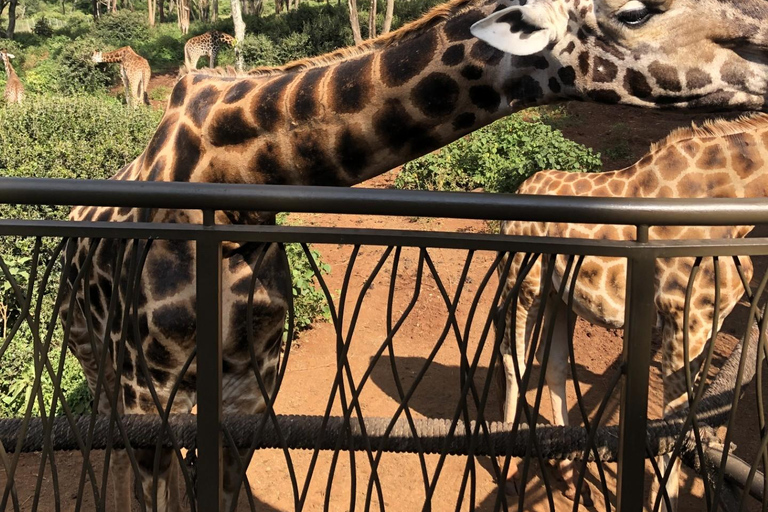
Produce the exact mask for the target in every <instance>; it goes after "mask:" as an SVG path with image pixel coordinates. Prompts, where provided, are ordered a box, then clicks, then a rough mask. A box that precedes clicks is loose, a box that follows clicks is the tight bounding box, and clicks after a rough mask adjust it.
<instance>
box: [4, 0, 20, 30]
mask: <svg viewBox="0 0 768 512" xmlns="http://www.w3.org/2000/svg"><path fill="white" fill-rule="evenodd" d="M18 3H19V0H11V4H10V6H9V7H8V31H7V32H6V33H5V35H6V37H7V38H8V39H13V33H14V32H15V31H16V5H17V4H18Z"/></svg>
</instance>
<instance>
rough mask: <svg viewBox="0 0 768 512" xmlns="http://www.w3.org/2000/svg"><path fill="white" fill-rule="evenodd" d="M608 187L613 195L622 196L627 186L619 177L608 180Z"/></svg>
mask: <svg viewBox="0 0 768 512" xmlns="http://www.w3.org/2000/svg"><path fill="white" fill-rule="evenodd" d="M608 188H609V189H610V191H611V193H612V194H613V195H615V196H623V195H624V190H626V188H627V183H626V182H625V181H623V180H620V179H614V180H611V181H609V182H608Z"/></svg>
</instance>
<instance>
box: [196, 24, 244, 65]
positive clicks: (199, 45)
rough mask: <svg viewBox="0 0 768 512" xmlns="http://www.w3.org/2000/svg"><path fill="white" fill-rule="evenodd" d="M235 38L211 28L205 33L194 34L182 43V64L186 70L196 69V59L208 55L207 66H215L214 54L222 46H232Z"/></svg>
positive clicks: (216, 53) (215, 54) (235, 40)
mask: <svg viewBox="0 0 768 512" xmlns="http://www.w3.org/2000/svg"><path fill="white" fill-rule="evenodd" d="M236 43H237V39H235V38H234V37H232V36H231V35H229V34H225V33H224V32H218V31H216V30H211V31H210V32H206V33H205V34H201V35H199V36H195V37H192V38H190V39H189V41H187V43H186V44H185V45H184V65H185V66H186V67H187V71H192V70H194V69H197V61H198V60H199V59H200V57H203V56H207V57H208V67H211V68H215V67H216V56H217V55H218V53H219V49H220V48H221V47H222V46H231V47H233V48H234V46H235V44H236Z"/></svg>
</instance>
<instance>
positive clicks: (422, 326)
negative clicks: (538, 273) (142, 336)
mask: <svg viewBox="0 0 768 512" xmlns="http://www.w3.org/2000/svg"><path fill="white" fill-rule="evenodd" d="M567 113H568V115H567V117H566V118H565V119H564V120H563V121H562V122H560V123H559V127H560V128H561V129H562V130H563V131H564V132H565V134H566V136H568V137H569V138H572V139H574V140H576V141H578V142H581V143H583V144H586V145H588V146H590V147H593V148H595V149H596V150H598V151H602V152H603V153H604V155H605V154H606V153H607V155H606V158H605V159H604V161H605V162H606V165H605V168H606V169H612V168H617V167H621V166H624V165H627V164H629V163H631V162H633V161H635V160H636V159H637V158H638V157H639V156H640V155H642V154H643V153H644V152H645V151H646V150H647V148H648V145H649V143H650V142H652V141H654V140H656V139H659V138H661V137H663V136H665V135H666V134H667V133H668V132H669V131H670V130H672V129H673V128H675V127H678V126H682V125H686V124H689V123H690V121H691V120H692V119H694V120H697V121H701V120H703V119H705V117H704V116H700V115H694V116H691V115H689V114H681V113H673V112H648V111H642V110H636V109H631V108H617V107H610V108H609V107H601V106H597V105H591V104H570V105H568V106H567ZM618 120H620V122H618ZM393 179H394V172H390V173H387V174H385V175H383V176H381V177H379V178H377V179H374V180H371V181H370V182H368V183H366V184H364V186H366V187H376V188H385V187H390V186H391V185H392V181H393ZM290 223H292V224H301V225H307V226H314V225H317V226H336V227H360V228H373V229H396V230H398V229H402V230H414V229H417V230H425V231H448V232H487V231H488V229H489V227H488V225H487V224H486V223H484V222H481V221H462V220H441V219H429V220H423V219H411V218H390V217H351V216H340V215H324V216H320V215H309V214H306V215H291V216H290ZM315 248H316V249H317V250H318V251H319V252H320V253H321V254H322V258H323V260H324V261H325V262H326V263H328V264H330V266H331V268H332V270H331V273H330V274H329V275H328V276H326V277H327V282H328V287H329V289H330V290H331V292H332V293H333V294H334V299H335V300H336V301H337V302H338V300H339V297H338V291H339V290H340V289H341V288H342V282H343V279H344V271H345V270H346V268H347V265H348V263H349V261H350V254H351V251H352V248H351V247H349V246H342V245H332V246H317V247H315ZM383 251H384V249H382V248H378V247H363V248H362V249H361V250H360V252H359V254H358V255H357V260H356V262H355V266H354V270H353V272H352V275H351V282H350V285H349V295H348V296H347V300H346V308H347V311H346V319H347V320H345V322H344V323H345V326H348V325H349V317H350V316H351V315H352V313H353V310H354V305H355V302H356V301H357V300H358V294H359V293H360V289H361V286H362V283H363V282H364V280H365V279H366V278H367V276H369V275H370V272H371V270H372V269H373V268H374V266H375V265H376V264H377V262H378V260H379V258H380V257H381V255H382V254H383ZM429 255H430V257H431V258H432V260H433V261H434V265H435V267H436V268H437V269H438V275H439V276H440V279H441V280H442V283H443V284H444V286H445V288H446V289H447V291H448V294H449V295H451V296H452V293H453V292H454V291H455V290H456V287H457V285H458V284H459V283H458V281H459V278H460V276H461V272H462V268H463V266H464V264H465V260H466V252H463V251H450V250H430V251H429ZM493 258H494V255H493V254H491V253H477V254H476V255H475V256H474V258H473V260H472V264H471V266H470V270H469V272H468V278H467V279H466V282H465V283H464V293H463V294H462V301H461V302H460V305H459V308H458V311H457V319H458V322H459V325H460V326H462V328H463V327H464V325H465V322H466V319H467V313H468V310H469V305H470V302H471V298H472V296H473V295H474V294H475V293H476V292H477V290H478V289H479V287H480V285H481V283H482V280H483V276H484V274H485V272H486V271H487V270H488V268H489V266H490V265H491V263H492V261H493ZM418 260H419V254H418V251H417V250H415V249H404V250H403V251H402V254H401V258H400V266H399V271H398V273H397V286H396V292H395V307H394V315H395V317H397V315H399V314H400V313H401V312H402V311H403V309H404V308H405V305H406V304H407V302H408V300H409V299H410V297H411V295H412V294H413V292H414V288H415V284H416V273H417V267H418ZM391 268H392V256H390V257H389V259H388V260H387V263H386V264H385V265H384V266H383V268H382V270H381V272H380V274H379V276H378V277H377V278H376V279H375V280H374V281H373V283H374V285H373V286H372V287H371V289H370V290H369V291H368V293H367V294H366V295H365V298H364V301H363V306H362V309H361V311H360V316H359V318H357V321H356V329H355V332H354V341H353V343H352V345H351V349H350V352H349V356H348V360H349V363H350V367H351V372H352V374H353V376H354V379H355V383H356V385H357V384H359V382H360V379H361V377H362V375H363V373H364V372H365V370H366V369H367V368H368V366H369V364H370V362H371V358H372V356H373V355H374V354H375V352H376V350H377V349H378V348H379V347H380V346H381V344H382V342H383V340H384V339H385V337H386V321H385V319H386V304H387V295H388V293H389V283H390V278H391ZM758 268H759V270H758V272H757V273H756V275H757V276H758V277H761V276H762V275H763V271H764V270H765V267H764V265H758ZM495 286H496V276H495V274H494V275H493V276H492V277H491V280H490V282H489V285H488V289H487V290H486V291H485V292H484V293H483V294H482V300H481V301H480V303H479V308H478V311H477V314H476V320H475V321H474V322H473V327H472V329H470V335H469V337H468V340H469V341H468V346H469V349H468V350H469V353H470V354H474V353H475V351H476V350H478V347H479V345H480V343H482V342H483V340H482V335H481V334H482V333H481V331H482V323H483V322H482V320H484V319H485V318H486V317H487V314H488V304H489V302H490V297H491V293H492V291H493V290H494V289H495ZM742 309H743V308H742ZM447 316H448V315H447V309H446V306H445V302H444V301H443V298H442V295H441V293H440V290H439V287H438V286H437V284H436V282H435V279H434V278H433V276H432V274H431V272H429V270H428V269H425V271H424V279H423V282H422V283H421V287H420V296H419V300H418V301H417V303H416V305H415V307H414V309H413V311H412V312H411V314H410V316H409V317H408V319H407V321H406V322H405V323H404V324H403V326H402V328H401V330H400V331H399V332H398V334H397V336H396V337H395V339H394V347H395V357H394V360H395V364H396V367H397V371H398V373H399V378H400V381H401V383H402V385H403V387H404V388H406V389H407V388H408V387H409V385H410V384H411V383H412V382H413V379H414V378H415V376H416V374H417V373H418V371H419V370H420V369H421V368H422V366H423V365H424V362H425V358H426V357H427V355H428V354H429V352H430V350H432V349H433V348H434V347H435V345H436V343H437V340H438V339H439V338H440V335H441V333H442V331H443V330H444V326H445V324H446V319H447ZM742 316H743V315H742ZM734 317H735V315H734ZM741 324H742V321H741V320H739V319H737V318H734V320H733V321H731V322H730V323H729V325H727V326H726V327H725V328H724V334H723V335H722V336H721V338H720V339H719V340H718V356H719V357H718V359H717V361H716V363H718V362H720V361H722V357H723V356H724V355H727V353H728V350H729V347H731V346H732V344H733V342H734V339H733V337H732V336H729V333H732V332H741V330H742V329H743V328H741V327H740V325H741ZM345 329H346V328H345ZM345 332H346V330H345ZM488 343H489V341H487V340H486V341H485V345H486V346H485V348H484V350H482V352H481V357H480V365H479V368H478V372H477V374H476V375H475V380H476V382H477V385H478V387H482V385H483V384H484V383H485V381H486V379H487V378H488V373H489V372H488V361H489V358H490V350H489V349H488V347H487V344H488ZM335 344H336V334H335V331H334V327H333V325H331V324H330V323H319V324H317V325H315V326H314V327H313V328H312V329H311V330H308V331H306V332H304V333H302V334H301V336H300V338H299V339H298V341H297V342H296V343H295V344H294V346H293V348H292V353H291V356H290V359H289V362H288V369H287V373H286V377H285V381H284V382H283V385H282V388H281V391H280V395H279V398H278V401H277V404H276V408H277V412H278V413H280V414H310V415H319V414H323V413H324V411H325V408H326V405H327V399H328V398H327V397H328V393H329V391H330V389H331V385H332V382H333V378H334V375H335V369H336V351H335ZM574 344H575V353H576V359H577V368H578V374H579V380H580V382H581V386H582V392H583V393H584V395H585V400H586V402H587V404H588V405H589V406H590V407H591V409H590V410H592V411H593V412H594V410H595V409H596V407H597V404H598V403H599V401H600V400H601V399H602V397H603V396H604V394H605V389H606V386H607V384H608V381H609V379H610V377H611V376H612V375H613V374H615V372H617V371H618V365H619V363H618V361H619V357H620V353H621V349H622V332H620V331H606V330H604V329H600V328H596V327H593V326H591V325H589V324H587V323H585V322H583V321H579V323H578V324H577V329H576V335H575V340H574ZM656 346H658V341H657V343H656ZM459 361H460V359H459V350H458V348H457V340H456V337H455V336H454V335H453V334H452V332H451V333H449V335H448V336H447V338H446V339H445V342H444V343H443V345H442V346H441V348H440V349H439V350H438V351H437V355H436V357H435V359H434V363H433V364H432V365H431V366H430V369H429V370H428V371H427V373H426V375H425V377H424V380H423V381H422V383H421V384H420V386H419V388H418V391H417V392H416V393H415V395H414V396H413V397H412V399H411V400H410V402H409V406H410V410H411V412H412V413H413V416H414V417H415V418H450V417H452V416H453V414H454V411H455V408H456V403H457V397H458V395H459V389H460V388H459ZM651 378H652V384H651V404H650V406H649V411H650V414H651V415H653V416H658V414H659V403H660V389H661V388H660V379H659V357H658V354H656V356H655V358H654V363H653V365H652V368H651ZM568 390H569V402H568V403H569V406H570V407H571V420H572V421H573V422H577V421H578V420H579V414H578V411H577V410H576V408H575V397H574V391H573V386H572V384H570V383H569V388H568ZM494 391H495V390H494ZM534 398H535V394H534V393H533V392H530V393H529V400H530V401H531V402H532V401H533V400H534ZM360 403H361V407H362V411H363V414H364V415H365V416H368V417H391V416H392V414H393V413H394V412H395V410H396V409H397V407H398V405H399V399H398V393H397V387H396V385H395V381H394V377H393V375H392V368H391V363H390V360H389V358H388V353H385V355H384V357H382V359H381V360H379V361H378V363H377V364H376V366H375V369H374V370H373V372H372V374H371V377H370V379H369V380H368V381H367V382H366V384H365V385H364V387H363V391H362V393H361V397H360ZM608 404H609V405H608V408H607V411H606V418H607V420H606V422H607V423H608V424H615V423H616V422H617V419H618V395H617V394H614V396H612V397H611V399H610V400H609V402H608ZM470 409H471V410H474V408H472V407H470ZM340 411H341V409H340V406H339V402H338V398H337V399H336V403H335V405H334V407H333V414H339V413H340ZM541 411H542V414H543V415H544V416H545V421H547V420H546V418H550V417H551V414H550V409H549V403H548V397H547V396H546V395H545V396H544V399H543V402H542V407H541ZM741 411H742V414H741V416H740V417H739V423H738V425H739V428H738V432H737V433H736V439H735V441H736V443H737V444H738V445H739V451H740V452H744V453H754V452H755V447H756V444H757V443H758V442H759V435H758V432H757V429H756V424H757V421H756V413H755V398H754V389H750V390H749V391H748V392H747V395H746V397H745V399H744V401H743V403H742V407H741ZM486 417H487V418H488V419H491V420H498V419H499V417H500V415H499V412H498V397H497V395H496V394H495V392H494V393H492V394H491V403H489V404H488V410H487V411H486ZM96 455H98V454H96ZM96 455H94V458H98V457H97V456H96ZM58 459H59V461H60V462H59V463H58V464H59V478H60V481H61V482H62V484H61V486H62V488H63V489H67V492H65V493H63V495H62V497H61V498H62V505H63V506H62V510H65V511H68V510H73V507H74V504H75V496H74V494H75V493H76V488H77V484H76V482H77V478H78V477H79V466H80V464H79V460H80V458H79V456H75V455H68V454H62V455H60V456H59V457H58ZM291 459H292V463H293V465H294V467H295V469H296V473H297V475H298V485H299V490H301V489H302V488H303V485H304V482H305V479H306V473H307V467H308V465H309V463H310V459H311V452H307V451H300V450H294V451H292V452H291ZM438 459H439V457H438V456H436V455H430V456H427V457H426V465H427V469H428V472H429V473H430V475H431V474H432V472H433V471H434V468H435V466H436V465H437V463H438ZM22 460H23V465H22V468H20V469H19V473H18V474H17V477H16V480H17V484H18V491H19V495H20V498H21V501H23V502H24V503H25V504H24V505H23V506H22V508H23V509H24V510H29V507H31V502H32V500H31V499H29V492H30V491H29V490H30V489H32V488H33V486H34V475H35V474H36V471H37V464H38V463H39V462H38V457H37V456H36V455H26V456H24V457H22ZM331 462H332V458H331V455H330V454H329V453H322V454H321V455H320V456H319V458H318V461H317V467H316V468H315V470H314V476H313V478H312V480H311V484H310V485H309V491H308V495H307V503H306V507H305V510H309V511H315V510H323V506H324V500H325V499H326V498H327V496H326V485H327V475H328V471H329V467H330V465H331ZM465 465H466V458H463V457H447V459H446V461H445V465H444V467H443V468H442V471H441V474H440V478H439V483H438V485H437V487H436V491H435V493H434V496H433V500H432V510H436V511H444V510H457V509H459V508H457V505H456V501H457V496H458V495H459V492H460V488H461V482H462V476H463V474H464V470H465ZM97 466H98V464H97ZM351 468H353V469H354V471H352V469H351ZM476 469H477V472H476V477H477V478H476V483H475V488H476V495H475V502H474V504H475V509H477V510H493V509H494V504H495V500H496V499H497V496H496V493H497V488H496V485H495V483H494V481H493V478H492V476H491V472H490V461H489V460H488V459H487V458H483V457H479V458H477V460H476ZM605 469H606V476H607V481H608V488H609V491H610V492H609V499H610V500H611V502H612V506H615V499H616V465H615V464H607V465H606V466H605ZM353 473H354V475H355V476H356V490H355V495H354V497H353V496H351V495H350V476H351V475H352V474H353ZM369 474H370V465H369V464H368V461H367V459H366V455H365V453H363V452H358V453H356V454H355V463H354V464H351V463H350V458H349V455H348V454H344V455H343V456H342V457H340V458H339V461H338V465H337V466H336V471H335V475H336V476H335V479H334V485H333V488H332V492H331V495H330V497H329V510H333V511H336V510H349V509H350V501H351V499H352V498H354V500H355V508H356V509H365V507H364V505H365V501H366V496H367V484H368V477H369ZM539 474H540V471H539V469H538V467H537V466H534V467H533V468H532V477H531V480H530V483H529V487H528V491H527V496H526V507H525V509H526V510H547V509H548V503H547V498H546V493H545V491H544V487H543V485H542V481H541V478H540V476H539ZM1 475H2V473H0V483H2V476H1ZM378 475H379V478H380V480H381V483H382V488H383V498H384V504H383V505H385V506H386V508H387V509H388V510H395V511H411V510H421V509H422V506H423V503H424V496H425V490H424V483H423V481H422V477H421V469H420V465H419V460H418V457H417V456H415V455H409V454H385V455H384V456H383V458H382V462H381V464H380V466H379V469H378ZM648 475H650V465H649V466H648ZM550 476H551V475H550ZM248 478H249V482H250V485H251V488H252V489H253V494H254V496H256V498H257V500H256V504H257V509H258V510H270V511H271V510H275V511H276V510H293V490H292V487H291V484H290V481H289V478H288V471H287V465H286V459H285V456H284V454H283V453H282V452H280V451H278V450H263V451H260V452H257V453H256V455H255V457H254V460H253V462H252V464H251V466H250V468H249V471H248ZM588 480H589V482H590V484H591V485H592V489H593V495H594V497H595V503H596V505H595V508H596V509H599V510H603V509H605V507H604V505H603V504H602V499H603V498H602V496H601V495H600V494H598V493H597V492H595V491H597V489H598V488H599V482H598V479H597V471H596V470H595V467H594V465H592V467H591V471H590V476H589V478H588ZM640 484H641V482H638V485H640ZM558 485H559V484H558ZM645 485H646V488H648V487H649V486H650V478H646V483H645ZM25 490H26V493H25ZM73 491H74V492H73ZM702 496H703V487H702V485H701V484H700V483H698V482H696V481H694V479H692V478H691V477H690V475H689V474H688V473H686V476H685V477H684V479H683V482H682V489H681V506H680V510H681V511H689V510H690V511H693V510H700V509H701V508H703V501H702ZM85 501H86V506H85V508H84V510H90V509H91V508H92V501H93V500H92V498H90V497H87V498H86V500H85ZM555 502H556V507H557V509H558V510H570V509H571V508H572V503H571V502H570V501H568V500H566V499H565V498H564V497H563V496H562V495H561V494H560V493H559V492H556V493H555ZM42 503H44V504H45V506H44V507H42V508H41V510H53V508H52V506H51V505H52V503H53V501H52V496H51V492H50V490H49V489H48V490H46V493H45V494H44V495H43V496H42ZM379 507H380V503H379V499H378V497H377V496H376V493H375V492H374V493H373V499H372V507H371V509H374V510H378V509H379ZM469 507H470V504H469V498H468V492H467V493H465V499H464V502H463V504H462V506H461V507H460V509H461V510H467V509H468V508H469ZM512 508H515V507H514V506H513V507H512ZM134 509H135V510H137V508H136V507H134ZM582 509H583V507H582ZM238 510H248V505H247V500H245V498H244V496H243V497H241V502H240V505H239V507H238Z"/></svg>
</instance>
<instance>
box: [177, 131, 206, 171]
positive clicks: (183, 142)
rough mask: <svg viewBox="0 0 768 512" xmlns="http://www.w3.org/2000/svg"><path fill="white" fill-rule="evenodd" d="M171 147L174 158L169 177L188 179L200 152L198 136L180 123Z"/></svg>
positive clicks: (198, 159)
mask: <svg viewBox="0 0 768 512" xmlns="http://www.w3.org/2000/svg"><path fill="white" fill-rule="evenodd" d="M173 149H174V153H175V155H176V158H175V160H174V162H173V170H172V172H171V179H173V181H183V182H187V181H190V178H191V177H192V172H193V171H194V170H195V167H196V166H197V163H198V162H199V161H200V156H201V154H202V149H201V147H200V137H199V136H198V135H197V134H196V133H195V132H194V131H193V130H192V129H191V128H190V127H189V126H187V125H186V124H182V125H181V126H180V127H179V130H178V131H177V132H176V142H175V143H174V145H173Z"/></svg>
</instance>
